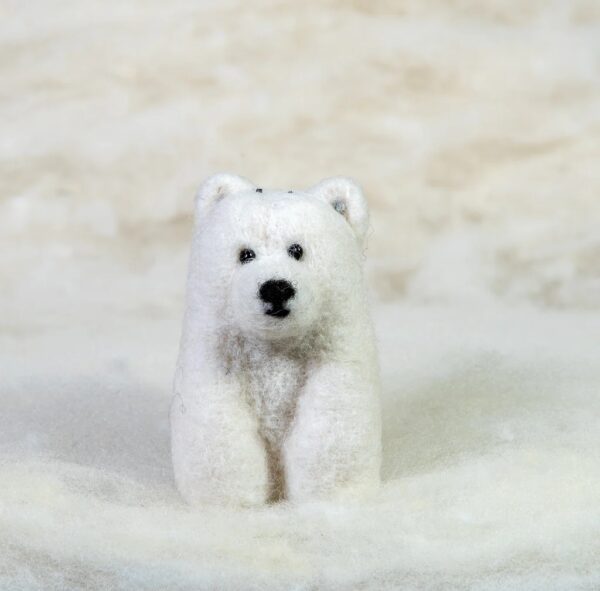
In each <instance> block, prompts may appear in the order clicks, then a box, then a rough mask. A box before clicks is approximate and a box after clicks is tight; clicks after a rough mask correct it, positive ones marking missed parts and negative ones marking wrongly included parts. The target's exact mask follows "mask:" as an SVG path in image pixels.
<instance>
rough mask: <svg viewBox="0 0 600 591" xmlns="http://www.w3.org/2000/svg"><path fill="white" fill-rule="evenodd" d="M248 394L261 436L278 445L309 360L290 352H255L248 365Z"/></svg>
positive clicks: (288, 422)
mask: <svg viewBox="0 0 600 591" xmlns="http://www.w3.org/2000/svg"><path fill="white" fill-rule="evenodd" d="M245 373H246V376H245V378H246V379H245V383H246V388H245V390H246V396H247V399H248V402H249V403H250V405H251V406H252V408H253V409H254V411H255V413H256V416H257V419H258V423H259V427H260V430H261V435H262V436H263V437H264V438H265V439H266V440H267V441H268V442H269V443H270V444H272V445H275V446H278V445H279V444H280V443H281V440H282V438H283V437H284V435H285V433H286V432H287V430H288V428H289V426H290V424H291V422H292V419H293V417H294V412H295V408H296V401H297V399H298V396H299V394H300V391H301V389H302V385H303V383H304V380H305V363H303V362H302V361H301V360H300V359H297V358H294V357H292V356H287V355H277V354H273V353H268V352H267V353H264V352H263V353H261V352H258V351H255V352H253V354H252V355H250V356H249V358H248V363H247V364H246V372H245Z"/></svg>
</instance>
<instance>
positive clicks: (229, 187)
mask: <svg viewBox="0 0 600 591" xmlns="http://www.w3.org/2000/svg"><path fill="white" fill-rule="evenodd" d="M252 189H254V185H253V184H252V183H251V182H250V181H249V180H247V179H245V178H243V177H241V176H237V175H236V174H228V173H221V174H214V175H213V176H211V177H209V178H208V179H206V180H205V181H204V183H203V184H202V186H201V187H200V188H199V189H198V192H197V193H196V199H195V209H196V217H197V218H203V217H204V216H206V215H207V214H208V212H209V211H210V210H211V208H212V207H213V205H215V203H217V202H219V201H220V200H221V199H223V198H224V197H227V196H228V195H235V193H241V192H242V191H248V190H252Z"/></svg>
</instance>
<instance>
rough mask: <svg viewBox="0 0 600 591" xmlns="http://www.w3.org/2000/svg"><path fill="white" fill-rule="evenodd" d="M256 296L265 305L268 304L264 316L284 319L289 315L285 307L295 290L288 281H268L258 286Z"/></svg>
mask: <svg viewBox="0 0 600 591" xmlns="http://www.w3.org/2000/svg"><path fill="white" fill-rule="evenodd" d="M258 295H259V297H260V299H261V300H262V301H263V302H264V303H265V304H270V306H269V307H268V308H267V309H266V310H265V314H268V315H269V316H275V317H276V318H285V317H286V316H287V315H288V314H289V313H290V311H289V310H288V309H286V307H285V305H286V303H287V302H288V300H291V299H292V298H293V297H294V296H295V295H296V290H295V289H294V287H293V286H292V284H291V283H290V282H289V281H285V280H284V279H269V280H268V281H265V282H264V283H263V284H262V285H261V286H260V289H259V290H258Z"/></svg>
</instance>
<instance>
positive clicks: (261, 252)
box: [190, 174, 368, 340]
mask: <svg viewBox="0 0 600 591" xmlns="http://www.w3.org/2000/svg"><path fill="white" fill-rule="evenodd" d="M195 215H196V231H195V237H194V246H193V250H192V259H191V269H190V289H191V290H195V289H196V288H197V290H198V297H201V298H205V300H206V301H204V302H203V303H202V304H200V305H202V306H204V307H205V308H206V307H207V306H212V309H211V311H210V313H211V314H212V315H213V316H216V318H217V320H218V322H220V323H221V324H223V325H227V327H228V328H229V329H232V330H237V331H239V333H241V334H242V335H245V336H248V337H253V338H261V339H266V340H279V339H286V338H297V337H301V336H302V335H304V334H307V333H308V332H309V331H311V330H315V329H316V330H318V329H319V326H321V325H324V324H326V323H328V322H335V321H336V318H338V317H340V315H344V314H345V315H346V316H348V315H350V317H351V314H352V302H354V301H356V298H355V292H356V290H359V291H361V292H362V289H363V288H362V283H361V281H362V262H363V243H364V239H365V234H366V231H367V228H368V208H367V204H366V201H365V199H364V197H363V194H362V192H361V190H360V188H359V187H358V186H357V185H356V184H355V183H354V182H353V181H351V180H350V179H347V178H343V177H337V178H330V179H327V180H324V181H322V182H321V183H319V184H318V185H316V186H314V187H312V188H311V189H308V190H305V191H297V190H294V191H287V190H285V191H277V190H266V189H264V190H263V189H261V188H257V187H256V186H255V185H253V184H252V183H251V182H249V181H247V180H246V179H243V178H241V177H239V176H235V175H230V174H219V175H215V176H213V177H210V178H209V179H208V180H207V181H206V182H205V183H204V184H203V185H202V187H201V188H200V190H199V191H198V194H197V197H196V214H195ZM190 297H192V298H194V297H195V296H194V294H191V295H190Z"/></svg>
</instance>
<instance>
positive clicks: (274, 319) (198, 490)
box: [171, 175, 381, 506]
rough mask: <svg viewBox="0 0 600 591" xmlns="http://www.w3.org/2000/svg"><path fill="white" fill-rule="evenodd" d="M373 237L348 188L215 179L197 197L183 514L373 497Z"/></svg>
mask: <svg viewBox="0 0 600 591" xmlns="http://www.w3.org/2000/svg"><path fill="white" fill-rule="evenodd" d="M367 227H368V212H367V207H366V203H365V201H364V198H363V196H362V194H361V192H360V189H358V187H357V186H356V185H355V184H354V183H352V182H351V181H349V180H348V179H344V178H336V179H329V180H327V181H323V182H322V183H320V184H319V185H317V186H316V187H314V188H312V189H309V190H307V191H303V192H297V191H294V192H293V193H292V192H287V191H263V190H262V189H257V188H256V187H255V186H253V185H252V184H251V183H250V182H248V181H246V180H245V179H242V178H240V177H237V176H233V175H216V176H214V177H211V178H210V179H208V180H207V181H206V182H205V184H204V185H203V186H202V188H201V189H200V191H199V193H198V196H197V200H196V219H195V230H194V237H193V243H192V250H191V257H190V268H189V274H188V286H187V296H186V309H185V317H184V323H183V332H182V338H181V345H180V354H179V360H178V367H177V373H176V378H175V395H174V398H173V403H172V407H171V435H172V457H173V466H174V472H175V479H176V483H177V486H178V488H179V490H180V492H181V494H182V495H183V497H184V498H185V499H186V500H187V501H188V502H189V503H192V504H205V503H209V504H231V505H241V506H251V505H260V504H263V503H265V502H268V501H275V500H279V499H289V500H292V501H303V500H311V499H330V498H339V497H357V496H362V495H364V494H365V493H368V492H370V491H372V490H374V489H375V488H376V487H377V485H378V483H379V469H380V463H381V416H380V415H381V412H380V402H379V372H378V364H377V356H376V349H375V339H374V334H373V328H372V323H371V319H370V315H369V310H368V302H367V297H366V289H365V285H364V280H363V271H362V266H363V254H362V244H363V239H364V235H365V232H366V229H367Z"/></svg>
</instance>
